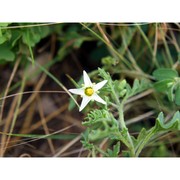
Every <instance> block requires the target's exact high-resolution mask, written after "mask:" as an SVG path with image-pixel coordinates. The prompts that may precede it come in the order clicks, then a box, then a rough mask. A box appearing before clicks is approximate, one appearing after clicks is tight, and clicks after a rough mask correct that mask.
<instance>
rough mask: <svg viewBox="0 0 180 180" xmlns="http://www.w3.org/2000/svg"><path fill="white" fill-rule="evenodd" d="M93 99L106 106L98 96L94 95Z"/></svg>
mask: <svg viewBox="0 0 180 180" xmlns="http://www.w3.org/2000/svg"><path fill="white" fill-rule="evenodd" d="M92 98H93V99H94V100H95V101H97V102H99V103H102V104H106V102H105V101H104V100H103V99H102V98H101V97H100V96H98V95H97V94H94V95H93V97H92Z"/></svg>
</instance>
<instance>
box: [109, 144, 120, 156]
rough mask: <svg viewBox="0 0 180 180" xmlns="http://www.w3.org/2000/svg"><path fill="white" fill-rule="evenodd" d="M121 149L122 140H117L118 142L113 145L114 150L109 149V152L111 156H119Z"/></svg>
mask: <svg viewBox="0 0 180 180" xmlns="http://www.w3.org/2000/svg"><path fill="white" fill-rule="evenodd" d="M119 151H120V142H117V144H116V145H114V146H113V150H111V149H108V150H107V153H108V155H109V157H118V154H119Z"/></svg>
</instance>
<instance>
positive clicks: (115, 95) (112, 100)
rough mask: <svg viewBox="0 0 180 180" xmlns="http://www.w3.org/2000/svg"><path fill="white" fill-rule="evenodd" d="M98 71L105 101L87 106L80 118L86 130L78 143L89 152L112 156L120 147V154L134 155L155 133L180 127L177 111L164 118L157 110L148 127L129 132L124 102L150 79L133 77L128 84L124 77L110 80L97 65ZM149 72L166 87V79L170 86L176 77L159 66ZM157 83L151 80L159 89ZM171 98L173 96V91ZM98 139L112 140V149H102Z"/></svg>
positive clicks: (146, 85) (140, 89) (173, 73)
mask: <svg viewBox="0 0 180 180" xmlns="http://www.w3.org/2000/svg"><path fill="white" fill-rule="evenodd" d="M162 71H163V72H164V71H166V75H165V76H162ZM98 72H99V75H100V76H101V77H102V78H103V79H104V80H106V81H107V84H106V85H105V86H104V88H103V92H102V93H104V96H105V97H106V98H105V99H106V104H105V105H104V107H102V108H101V109H94V110H91V111H90V112H89V113H88V114H87V116H86V118H85V121H84V122H82V124H83V125H84V126H87V130H86V131H85V133H83V140H82V144H83V146H84V147H85V148H86V149H88V150H89V151H90V152H91V153H92V156H96V154H97V153H101V154H102V155H103V156H104V157H116V156H118V155H119V153H120V151H122V156H129V157H138V156H139V155H140V153H141V152H142V150H143V149H144V148H145V147H146V146H147V145H148V144H149V143H150V142H151V141H153V140H155V139H156V138H157V137H158V136H159V135H162V134H164V133H167V132H169V131H176V130H180V112H179V111H177V112H176V113H175V114H174V116H173V117H172V118H171V119H170V120H169V121H168V122H166V121H165V118H164V115H163V113H162V112H160V113H159V115H158V117H157V118H156V121H155V125H154V126H153V127H152V128H150V129H145V128H142V129H141V130H140V132H139V133H138V136H137V137H134V136H132V135H131V134H130V132H129V130H128V128H127V126H126V123H125V119H124V105H125V103H126V102H127V100H128V99H129V98H130V97H132V96H134V95H136V94H138V93H140V92H142V91H144V90H146V89H148V88H149V87H151V86H152V85H151V83H150V82H148V81H147V80H141V81H139V80H137V79H136V80H135V81H134V83H133V85H132V87H131V86H130V85H129V84H128V83H127V82H126V80H122V81H118V80H113V79H112V78H111V76H110V74H109V73H107V72H105V70H103V69H100V68H99V69H98ZM153 75H154V77H155V78H156V79H157V80H160V82H159V83H161V84H162V86H163V88H164V86H166V87H169V84H167V83H171V84H172V83H175V85H174V84H172V85H171V86H170V87H172V86H175V87H176V86H177V85H176V83H177V82H176V81H177V80H174V78H177V76H178V74H177V72H176V71H174V70H170V69H167V70H165V69H159V70H157V71H155V72H154V73H153ZM166 79H168V82H166V81H164V80H166ZM178 83H179V81H178ZM161 84H160V85H161ZM160 85H159V84H157V83H155V87H156V88H159V89H161V86H160ZM163 90H165V88H164V89H163ZM176 91H178V88H177V89H176ZM175 98H177V93H176V92H175ZM175 102H178V101H177V100H176V101H175ZM86 105H87V104H86ZM112 111H113V112H116V113H113V112H112ZM102 139H107V141H109V143H112V144H114V146H113V149H112V150H111V149H106V150H102V149H101V148H99V147H98V141H100V140H102ZM121 144H123V145H125V146H126V148H125V147H123V148H124V149H121V146H120V145H121Z"/></svg>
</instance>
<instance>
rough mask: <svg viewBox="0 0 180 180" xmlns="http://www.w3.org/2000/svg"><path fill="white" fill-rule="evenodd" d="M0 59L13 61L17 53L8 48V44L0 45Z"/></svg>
mask: <svg viewBox="0 0 180 180" xmlns="http://www.w3.org/2000/svg"><path fill="white" fill-rule="evenodd" d="M0 59H1V60H6V61H13V60H14V59H15V54H14V53H13V52H12V51H11V50H10V49H9V48H8V46H6V45H4V44H2V45H0Z"/></svg>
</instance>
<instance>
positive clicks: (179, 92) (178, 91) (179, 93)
mask: <svg viewBox="0 0 180 180" xmlns="http://www.w3.org/2000/svg"><path fill="white" fill-rule="evenodd" d="M175 103H176V104H177V105H178V106H180V84H178V87H177V89H176V91H175Z"/></svg>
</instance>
